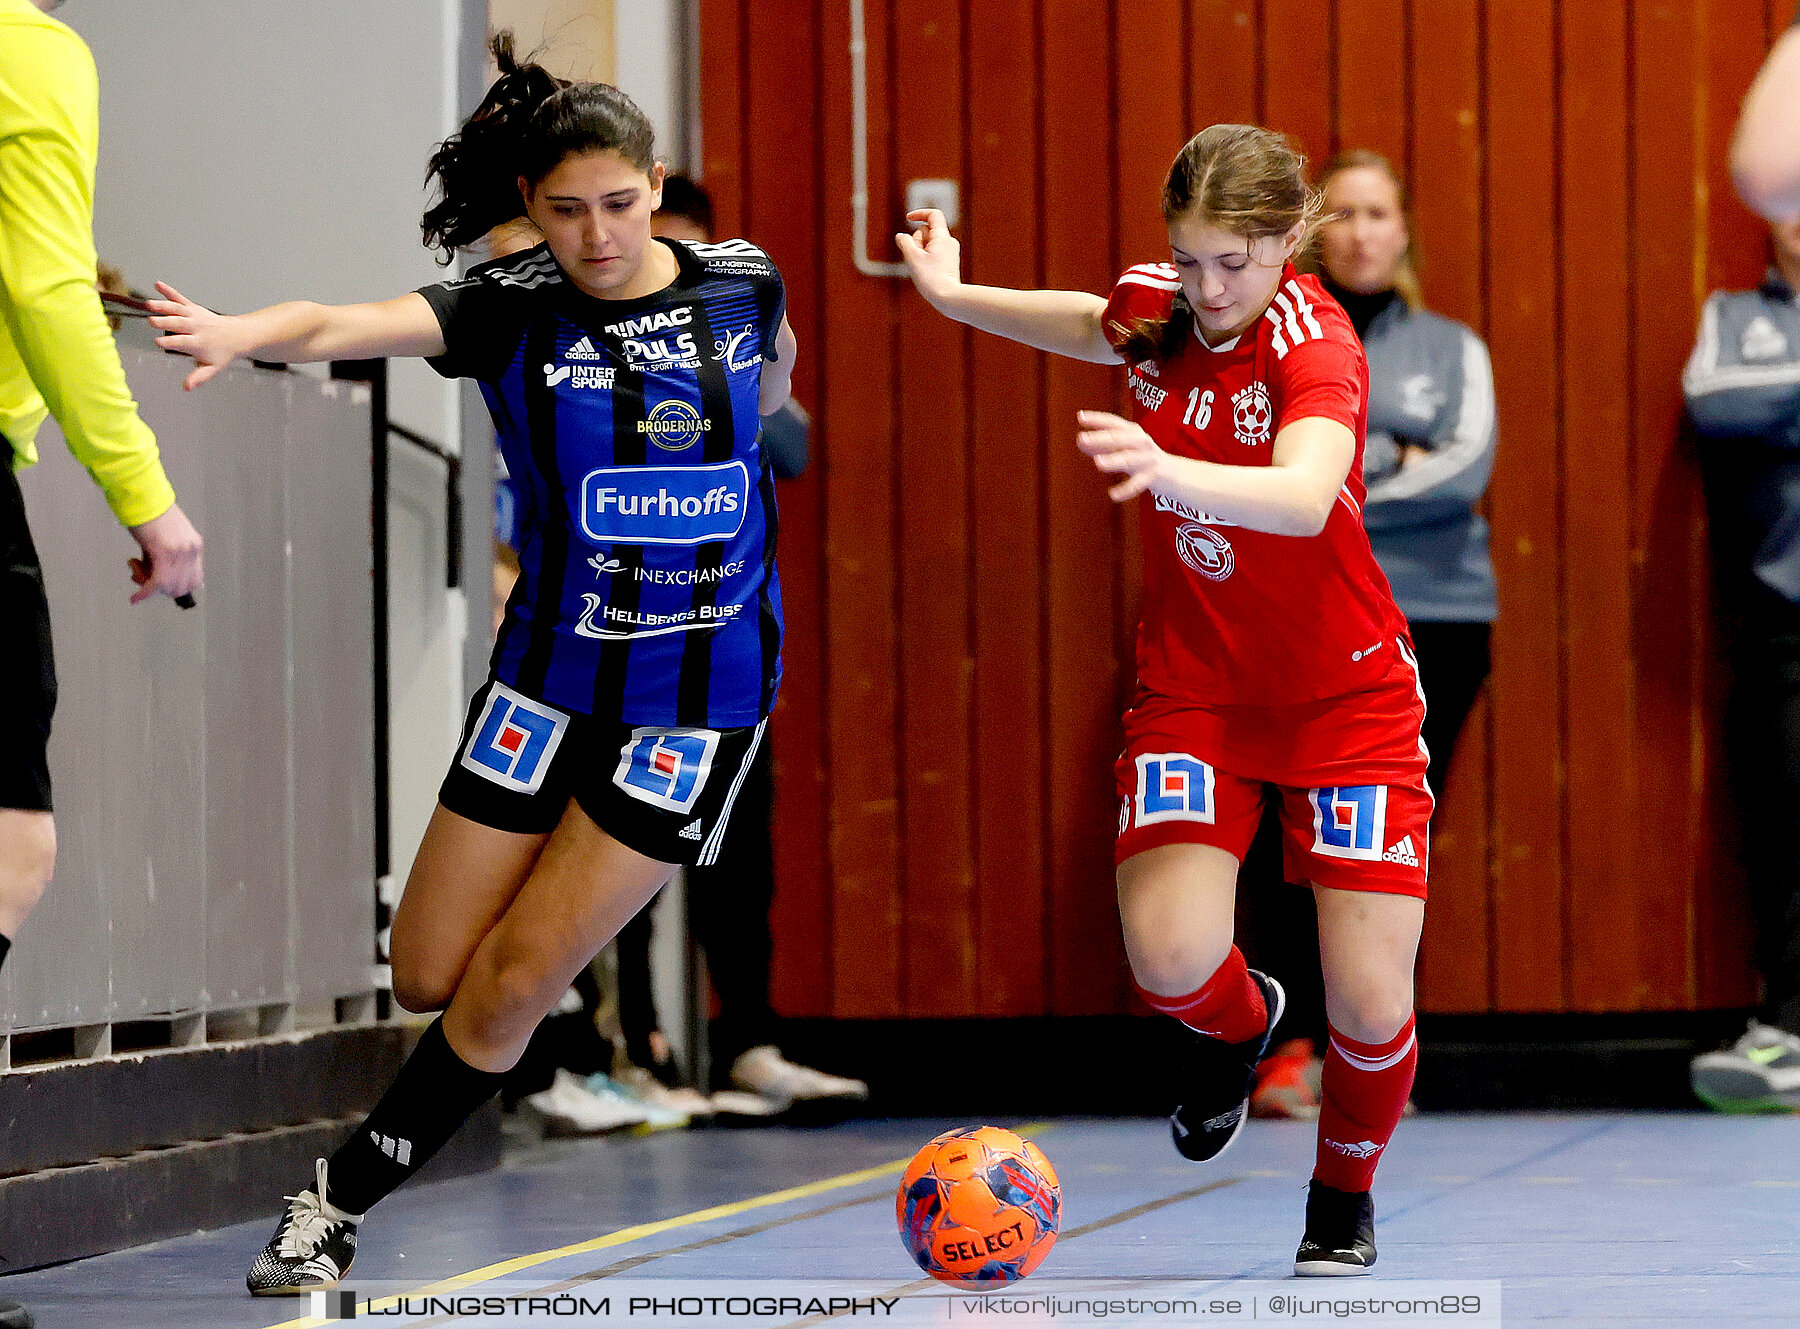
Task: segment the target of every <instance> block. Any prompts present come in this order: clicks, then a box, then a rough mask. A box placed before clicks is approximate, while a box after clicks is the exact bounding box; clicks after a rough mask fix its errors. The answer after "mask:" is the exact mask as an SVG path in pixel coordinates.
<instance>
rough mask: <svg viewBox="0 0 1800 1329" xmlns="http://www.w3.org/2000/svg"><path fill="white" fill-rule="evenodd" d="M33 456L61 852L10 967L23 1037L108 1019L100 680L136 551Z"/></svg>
mask: <svg viewBox="0 0 1800 1329" xmlns="http://www.w3.org/2000/svg"><path fill="white" fill-rule="evenodd" d="M38 446H39V450H40V452H41V454H42V455H43V457H44V461H43V462H42V463H40V464H39V465H38V466H36V467H34V468H33V469H31V470H29V471H26V472H24V473H23V474H22V476H21V478H20V484H21V488H22V489H23V490H24V491H25V507H26V513H27V518H28V520H29V521H30V523H31V528H32V535H33V538H34V540H35V542H36V544H37V547H38V557H39V558H40V560H41V561H42V562H43V565H44V581H45V586H46V588H47V590H48V593H49V597H50V623H51V635H52V637H53V639H54V641H55V646H56V657H57V673H58V683H59V687H58V697H57V711H56V722H55V727H54V728H53V730H52V731H51V747H50V766H51V778H52V780H53V782H54V797H55V801H56V808H57V819H56V820H57V835H58V850H57V864H56V875H55V878H54V879H53V880H52V881H51V883H50V889H49V890H48V891H47V892H46V893H45V895H44V898H43V900H42V901H41V902H40V903H39V904H38V907H37V910H36V912H34V913H33V914H32V916H31V918H30V919H29V920H28V921H27V922H26V924H25V926H24V928H23V929H21V932H20V936H19V937H18V939H17V940H18V946H17V947H16V955H15V956H14V957H13V964H12V965H9V968H14V969H15V978H16V984H17V986H16V989H15V990H16V992H17V994H18V995H17V1004H18V1010H17V1013H16V1021H15V1023H16V1027H17V1028H20V1029H34V1028H42V1027H45V1026H53V1025H67V1024H95V1023H103V1022H105V1021H106V1020H107V1019H108V1018H109V1011H108V997H109V993H110V988H111V980H110V975H109V957H110V945H109V942H108V930H107V927H106V918H107V912H108V902H107V898H106V876H107V867H108V864H107V858H106V855H107V840H108V836H107V833H106V812H105V806H104V799H103V798H102V797H101V796H100V794H99V791H100V790H101V788H102V787H103V782H104V776H105V771H106V765H107V759H108V756H109V752H108V745H107V742H106V725H105V722H104V710H105V707H104V696H105V675H106V659H107V656H108V654H109V653H110V652H113V651H116V650H117V649H119V648H118V644H117V642H116V640H115V638H117V637H118V636H119V635H121V634H120V633H119V631H118V628H117V626H116V625H115V623H114V622H113V620H114V619H115V618H116V617H118V607H119V606H120V605H122V603H123V601H124V598H125V595H126V592H127V590H128V588H129V586H130V581H129V579H128V578H127V577H126V576H125V569H124V559H125V557H126V555H127V553H128V551H130V550H132V549H135V546H134V545H132V544H131V541H130V538H129V537H128V536H127V535H125V533H124V532H123V531H120V530H118V528H117V526H116V524H114V522H113V520H112V516H111V514H110V513H109V512H108V511H107V508H106V505H105V502H104V501H103V499H102V498H101V495H100V491H99V490H98V489H97V488H96V487H95V486H94V483H93V481H92V480H91V479H90V478H89V477H88V475H87V473H86V472H85V471H83V470H82V469H81V467H80V466H78V465H76V463H75V461H74V459H73V458H72V457H70V456H69V453H68V450H67V449H66V448H65V447H64V446H63V442H62V437H61V435H60V434H58V433H57V432H56V430H55V428H54V427H46V428H45V429H44V430H43V431H42V432H41V434H40V436H39V439H38ZM108 527H111V528H112V529H111V530H110V531H108V529H107V528H108ZM109 610H110V611H111V612H110V613H109Z"/></svg>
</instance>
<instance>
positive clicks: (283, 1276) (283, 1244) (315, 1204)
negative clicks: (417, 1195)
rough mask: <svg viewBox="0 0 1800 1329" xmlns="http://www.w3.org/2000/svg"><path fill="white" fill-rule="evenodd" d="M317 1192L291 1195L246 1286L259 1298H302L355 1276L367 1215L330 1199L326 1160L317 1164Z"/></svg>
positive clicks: (315, 1190) (253, 1267)
mask: <svg viewBox="0 0 1800 1329" xmlns="http://www.w3.org/2000/svg"><path fill="white" fill-rule="evenodd" d="M316 1178H317V1179H316V1181H315V1183H314V1187H315V1188H314V1189H313V1190H310V1191H301V1192H300V1194H298V1195H290V1196H288V1197H287V1200H288V1207H287V1212H286V1213H285V1214H283V1215H282V1216H281V1222H280V1223H278V1224H276V1227H275V1235H274V1236H272V1237H270V1238H269V1244H268V1245H267V1246H264V1247H263V1249H262V1254H261V1255H259V1256H257V1257H256V1263H255V1264H253V1265H251V1266H250V1272H249V1274H248V1275H246V1276H245V1278H244V1285H245V1286H246V1287H248V1288H249V1289H250V1291H251V1292H253V1293H254V1294H256V1295H257V1296H259V1297H297V1296H299V1295H300V1294H301V1293H303V1292H318V1291H321V1290H323V1289H326V1288H334V1287H336V1286H337V1285H338V1280H339V1279H340V1278H342V1277H343V1276H344V1275H345V1274H347V1273H349V1272H350V1262H351V1261H352V1260H354V1259H355V1258H356V1225H357V1224H358V1223H360V1222H362V1221H363V1216H362V1215H361V1214H347V1213H345V1212H344V1211H343V1210H342V1209H339V1208H337V1207H336V1206H334V1205H332V1204H330V1203H329V1202H328V1201H326V1200H325V1198H324V1196H325V1160H324V1159H322V1158H321V1159H319V1160H318V1163H317V1173H316Z"/></svg>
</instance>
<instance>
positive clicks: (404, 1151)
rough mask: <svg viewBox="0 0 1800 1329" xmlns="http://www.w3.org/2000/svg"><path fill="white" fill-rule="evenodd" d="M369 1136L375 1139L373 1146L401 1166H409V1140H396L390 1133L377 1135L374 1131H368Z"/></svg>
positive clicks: (410, 1145)
mask: <svg viewBox="0 0 1800 1329" xmlns="http://www.w3.org/2000/svg"><path fill="white" fill-rule="evenodd" d="M369 1138H370V1139H372V1140H374V1141H375V1147H376V1148H377V1149H379V1150H381V1152H382V1153H384V1154H386V1155H387V1156H388V1157H389V1158H391V1159H393V1160H394V1161H395V1162H396V1163H398V1164H399V1165H400V1166H401V1167H409V1166H411V1164H412V1141H411V1140H396V1139H395V1138H394V1137H393V1136H391V1135H377V1134H376V1133H375V1132H374V1131H370V1132H369Z"/></svg>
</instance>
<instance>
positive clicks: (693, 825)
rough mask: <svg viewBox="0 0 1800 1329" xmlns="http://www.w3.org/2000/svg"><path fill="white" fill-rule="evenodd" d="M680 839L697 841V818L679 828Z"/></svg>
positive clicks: (698, 824) (698, 823)
mask: <svg viewBox="0 0 1800 1329" xmlns="http://www.w3.org/2000/svg"><path fill="white" fill-rule="evenodd" d="M681 838H682V839H684V840H698V839H699V838H700V819H699V818H698V817H695V818H694V820H692V821H690V822H689V823H688V824H687V825H686V826H683V827H682V828H681Z"/></svg>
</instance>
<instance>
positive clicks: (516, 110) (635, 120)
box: [420, 31, 656, 263]
mask: <svg viewBox="0 0 1800 1329" xmlns="http://www.w3.org/2000/svg"><path fill="white" fill-rule="evenodd" d="M489 49H491V50H492V51H493V53H494V59H495V61H496V62H497V63H498V64H499V66H500V77H499V78H497V79H495V80H494V85H493V86H492V87H491V88H489V89H488V94H487V97H486V98H485V99H483V101H482V103H481V105H480V106H478V107H476V108H475V114H473V115H471V116H470V117H469V118H468V119H467V120H466V121H464V122H463V127H462V128H461V129H460V130H458V131H457V132H456V133H454V134H452V135H451V136H450V137H449V138H447V139H445V140H444V141H443V143H441V144H440V145H439V146H438V150H437V151H436V152H435V153H433V154H432V157H431V162H430V164H429V165H428V166H427V167H426V168H425V179H426V182H427V183H430V182H432V181H436V182H437V186H438V190H439V194H440V197H439V199H438V202H436V203H435V204H433V205H432V206H431V207H430V208H429V209H427V210H426V213H425V217H424V220H423V221H422V222H421V223H420V229H421V230H422V231H423V232H424V235H425V243H426V245H428V246H429V247H431V248H433V249H437V250H440V251H441V252H440V254H439V257H438V261H439V262H440V263H448V262H449V261H450V260H451V258H452V257H454V256H455V253H456V251H457V250H458V249H460V248H461V247H463V246H464V245H469V244H473V243H474V242H475V241H477V240H479V239H481V238H482V237H483V236H484V235H486V234H487V233H488V232H489V231H491V230H492V229H493V228H494V227H496V226H498V225H500V224H501V223H502V222H509V221H512V220H513V219H514V218H515V217H520V216H523V215H524V213H525V200H524V199H522V198H520V197H519V177H520V176H523V177H524V178H525V179H526V180H528V181H530V182H531V183H532V184H534V185H535V184H536V183H537V182H538V181H539V180H542V179H543V178H544V177H545V176H546V175H548V174H550V172H551V171H553V170H555V169H556V166H557V164H558V163H560V162H561V161H562V160H563V159H564V158H565V157H573V156H579V155H581V154H584V153H589V152H617V153H618V154H619V155H620V156H621V157H623V158H624V159H625V160H626V161H628V162H630V163H631V164H632V165H633V166H635V167H637V168H638V169H639V170H641V171H644V172H646V173H647V172H649V170H650V169H651V168H652V167H653V166H655V165H656V133H655V131H654V130H653V129H652V128H651V126H650V121H649V120H648V119H647V118H646V117H645V115H644V113H643V112H642V111H640V110H639V109H638V107H637V103H636V102H634V101H632V100H631V98H629V97H627V96H626V95H625V94H624V93H622V92H620V91H619V90H618V89H617V88H615V87H613V86H612V85H611V84H609V83H571V82H569V80H567V79H561V78H557V77H556V76H555V75H554V74H552V73H551V72H550V71H549V70H547V69H545V68H544V67H543V66H542V65H540V64H537V63H536V62H534V61H532V60H530V59H529V58H528V59H527V60H526V62H525V63H524V64H520V63H519V62H518V60H517V58H516V57H515V56H514V55H513V35H512V33H511V32H510V31H501V32H497V33H495V34H494V37H493V40H492V41H491V42H490V43H489Z"/></svg>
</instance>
